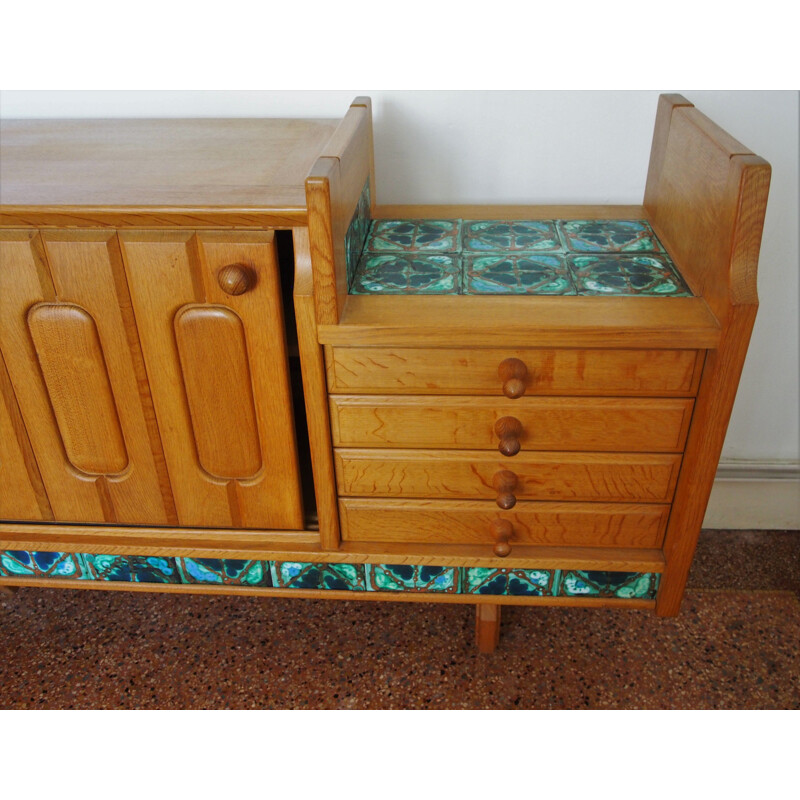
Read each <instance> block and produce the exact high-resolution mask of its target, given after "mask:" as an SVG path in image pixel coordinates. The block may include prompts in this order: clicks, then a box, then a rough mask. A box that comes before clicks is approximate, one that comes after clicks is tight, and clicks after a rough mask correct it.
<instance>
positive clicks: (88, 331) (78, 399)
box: [28, 303, 128, 475]
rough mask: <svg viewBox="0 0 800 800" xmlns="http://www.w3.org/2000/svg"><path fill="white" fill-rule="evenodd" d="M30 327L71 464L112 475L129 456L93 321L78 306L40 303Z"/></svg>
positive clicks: (85, 469)
mask: <svg viewBox="0 0 800 800" xmlns="http://www.w3.org/2000/svg"><path fill="white" fill-rule="evenodd" d="M28 329H29V331H30V334H31V338H32V339H33V345H34V348H35V350H36V356H37V358H38V359H39V366H40V367H41V370H42V376H43V377H44V382H45V386H46V387H47V394H48V396H49V399H50V404H51V406H52V408H53V413H54V414H55V417H56V422H57V423H58V429H59V432H60V434H61V439H62V441H63V442H64V450H65V451H66V454H67V458H68V459H69V461H70V463H71V464H72V465H73V466H74V467H75V468H76V469H78V470H80V471H81V472H86V473H88V474H90V475H114V474H116V473H118V472H122V471H123V470H124V469H125V467H127V466H128V453H127V451H126V449H125V440H124V438H123V435H122V428H121V427H120V422H119V415H118V414H117V406H116V403H115V401H114V394H113V392H112V390H111V383H110V382H109V378H108V370H107V369H106V362H105V358H104V357H103V348H102V346H101V344H100V337H99V336H98V334H97V327H96V326H95V324H94V320H93V319H92V317H91V316H90V315H89V313H88V312H86V311H85V310H84V309H82V308H81V307H80V306H76V305H72V304H69V303H39V304H38V305H35V306H33V308H31V310H30V311H29V312H28Z"/></svg>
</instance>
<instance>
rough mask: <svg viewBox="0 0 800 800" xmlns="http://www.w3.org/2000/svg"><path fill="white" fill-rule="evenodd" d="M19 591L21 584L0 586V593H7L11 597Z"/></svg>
mask: <svg viewBox="0 0 800 800" xmlns="http://www.w3.org/2000/svg"><path fill="white" fill-rule="evenodd" d="M18 591H19V586H0V595H6V596H7V597H11V595H13V594H16V593H17V592H18Z"/></svg>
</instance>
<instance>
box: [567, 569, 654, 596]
mask: <svg viewBox="0 0 800 800" xmlns="http://www.w3.org/2000/svg"><path fill="white" fill-rule="evenodd" d="M660 577H661V576H660V575H659V574H658V573H654V572H653V573H651V572H644V573H642V572H600V571H581V570H571V571H568V572H564V574H563V576H562V580H561V591H560V594H561V596H563V597H620V598H623V599H631V598H644V599H649V600H651V599H653V598H655V596H656V592H657V590H658V584H659V579H660Z"/></svg>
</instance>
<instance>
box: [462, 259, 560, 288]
mask: <svg viewBox="0 0 800 800" xmlns="http://www.w3.org/2000/svg"><path fill="white" fill-rule="evenodd" d="M464 286H465V293H466V294H575V287H574V286H573V284H572V279H571V278H570V273H569V270H568V269H567V265H566V263H565V262H564V258H563V256H560V255H544V254H539V253H514V254H507V253H492V254H491V255H489V254H486V255H480V256H477V255H465V256H464Z"/></svg>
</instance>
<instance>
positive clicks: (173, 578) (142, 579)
mask: <svg viewBox="0 0 800 800" xmlns="http://www.w3.org/2000/svg"><path fill="white" fill-rule="evenodd" d="M128 558H129V559H130V564H131V571H132V573H133V580H134V581H135V582H136V583H181V576H180V575H179V573H178V566H177V564H176V563H175V559H174V558H165V557H163V556H129V557H128Z"/></svg>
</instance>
